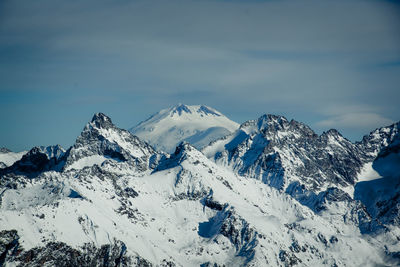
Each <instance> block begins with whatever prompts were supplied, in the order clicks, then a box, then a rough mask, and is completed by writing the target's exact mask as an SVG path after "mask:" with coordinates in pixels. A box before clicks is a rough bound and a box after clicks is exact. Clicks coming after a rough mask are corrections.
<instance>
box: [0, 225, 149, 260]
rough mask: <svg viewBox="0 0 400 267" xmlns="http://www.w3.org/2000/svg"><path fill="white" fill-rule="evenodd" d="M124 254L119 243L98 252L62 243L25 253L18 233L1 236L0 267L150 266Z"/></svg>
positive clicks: (123, 246)
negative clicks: (14, 265)
mask: <svg viewBox="0 0 400 267" xmlns="http://www.w3.org/2000/svg"><path fill="white" fill-rule="evenodd" d="M126 251H127V248H126V246H125V244H124V243H123V242H121V241H118V240H114V243H113V244H111V245H103V246H101V247H100V248H97V247H95V246H94V245H93V244H85V245H84V246H83V247H81V248H79V249H74V248H71V247H70V246H68V245H67V244H65V243H62V242H50V243H47V244H46V246H44V247H36V248H32V249H30V250H27V251H26V250H24V249H23V248H22V247H21V246H20V244H19V236H18V234H17V231H15V230H11V231H2V232H0V266H3V264H4V263H5V262H7V263H13V264H16V265H17V266H43V265H46V266H57V267H58V266H59V267H64V266H71V267H72V266H152V264H151V263H150V262H148V261H147V260H145V259H143V258H141V257H139V256H136V257H127V256H126Z"/></svg>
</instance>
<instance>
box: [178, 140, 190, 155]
mask: <svg viewBox="0 0 400 267" xmlns="http://www.w3.org/2000/svg"><path fill="white" fill-rule="evenodd" d="M193 149H195V148H194V147H193V146H192V145H191V144H190V143H188V142H186V141H182V142H180V143H179V145H178V146H177V147H176V149H175V152H174V154H175V155H178V154H182V153H183V152H184V151H192V150H193Z"/></svg>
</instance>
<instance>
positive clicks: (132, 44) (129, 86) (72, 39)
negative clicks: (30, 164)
mask: <svg viewBox="0 0 400 267" xmlns="http://www.w3.org/2000/svg"><path fill="white" fill-rule="evenodd" d="M399 87H400V3H399V2H398V1H383V0H380V1H374V0H336V1H333V0H304V1H299V0H296V1H290V0H281V1H278V0H269V1H261V0H249V1H240V0H232V1H229V0H225V1H223V0H209V1H207V0H205V1H190V0H186V1H178V0H169V1H153V0H146V1H130V0H84V1H76V0H69V1H65V0H64V1H60V0H35V1H31V0H26V1H23V0H2V1H0V125H1V129H0V147H7V148H9V149H11V150H13V151H21V150H28V149H30V148H31V147H33V146H37V145H54V144H61V145H62V146H63V147H65V148H68V147H69V146H71V145H72V144H73V143H74V141H75V139H76V137H77V136H78V135H79V134H80V132H81V131H82V129H83V127H84V125H85V124H86V123H87V122H88V121H90V119H91V117H92V116H93V114H94V113H96V112H103V113H105V114H107V115H109V116H110V117H111V118H112V120H113V122H114V123H115V124H116V125H117V126H118V127H121V128H125V129H127V128H130V127H132V126H135V125H136V124H137V123H139V122H140V121H142V120H145V119H146V118H148V117H149V116H150V115H152V114H153V113H156V112H157V111H159V110H160V109H163V108H167V107H170V106H174V105H176V104H177V103H184V104H188V105H192V104H193V105H194V104H205V105H208V106H210V107H213V108H215V109H217V110H219V111H220V112H222V113H223V114H225V115H226V116H227V117H229V118H230V119H232V120H234V121H236V122H238V123H242V122H244V121H246V120H249V119H257V118H258V117H259V116H261V115H263V114H268V113H271V114H278V115H284V116H286V117H287V118H288V119H295V120H297V121H301V122H304V123H306V124H308V125H309V126H310V127H311V128H313V129H314V130H315V131H316V132H317V133H319V134H320V133H322V131H326V130H328V129H331V128H336V129H338V130H339V131H340V132H341V133H342V134H343V135H344V136H345V137H347V138H348V139H350V140H352V141H357V140H361V138H362V136H363V135H364V134H367V133H369V132H370V131H372V130H374V129H375V128H377V127H381V126H386V125H389V124H391V123H393V122H396V121H399V120H400V105H399V102H400V88H399Z"/></svg>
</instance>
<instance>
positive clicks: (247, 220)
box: [0, 145, 400, 266]
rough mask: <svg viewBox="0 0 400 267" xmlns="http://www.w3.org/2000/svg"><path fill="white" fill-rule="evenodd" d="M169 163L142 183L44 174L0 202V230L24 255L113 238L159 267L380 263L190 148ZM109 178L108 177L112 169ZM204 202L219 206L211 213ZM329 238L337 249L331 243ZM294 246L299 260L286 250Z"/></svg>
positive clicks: (329, 224) (346, 236)
mask: <svg viewBox="0 0 400 267" xmlns="http://www.w3.org/2000/svg"><path fill="white" fill-rule="evenodd" d="M171 162H173V163H176V164H172V165H171V166H168V167H167V168H165V169H160V170H158V171H153V172H150V171H146V172H145V173H143V174H142V175H141V176H140V177H139V176H136V173H135V172H133V171H131V170H130V169H129V168H125V172H124V173H121V170H120V169H119V168H117V167H115V173H117V174H118V175H116V176H110V177H109V178H104V177H98V176H97V175H96V174H91V173H90V172H89V173H88V172H87V170H88V168H85V169H84V170H86V171H83V170H70V171H68V172H64V173H56V172H47V173H44V174H43V175H42V176H41V177H38V178H35V179H31V180H29V182H28V183H27V184H26V186H25V187H23V188H19V189H6V190H5V191H3V192H2V193H1V194H0V195H2V205H1V208H0V230H10V229H16V230H17V231H18V234H19V235H20V237H21V238H20V243H21V246H22V247H23V248H24V249H30V248H33V247H36V246H43V245H45V244H46V242H50V241H58V242H65V243H67V244H68V245H70V246H72V247H74V248H79V246H81V245H83V244H84V243H87V242H93V243H94V244H95V245H97V246H101V245H103V244H110V243H112V240H114V239H117V240H121V241H123V242H124V243H125V244H126V246H127V253H128V255H131V256H135V255H140V256H141V257H142V258H145V259H146V260H148V261H150V262H151V263H153V264H155V265H159V264H160V263H161V262H162V261H163V260H164V259H167V260H172V261H173V262H175V263H176V264H177V266H199V265H200V264H203V263H206V262H211V263H217V264H221V265H222V264H225V265H226V266H243V265H251V266H284V265H285V263H284V262H283V261H282V257H283V256H282V255H288V257H292V259H299V260H301V263H300V262H298V264H300V265H304V266H322V265H329V266H331V265H333V264H334V263H335V264H337V265H338V266H344V265H346V266H362V265H363V266H375V265H379V264H384V263H385V259H384V258H383V256H382V255H383V252H382V251H383V247H381V246H380V245H379V242H377V241H374V240H369V239H368V238H367V237H364V236H362V235H361V234H360V232H359V230H358V228H357V226H356V225H353V224H351V223H345V222H344V221H343V217H344V216H343V214H340V213H341V212H342V211H341V210H340V209H337V210H331V211H330V212H327V213H325V214H323V215H321V216H319V215H315V214H314V213H313V212H312V211H311V210H309V209H308V208H306V207H304V206H302V205H300V204H299V203H298V202H297V201H295V200H294V199H292V198H291V197H289V196H288V195H286V194H282V193H280V192H278V191H277V190H275V189H273V188H271V187H269V186H267V185H265V184H263V183H262V182H260V181H257V180H255V179H246V178H244V177H239V176H237V175H235V174H234V173H233V172H231V171H229V170H227V169H224V168H222V167H220V166H218V165H216V164H215V163H213V162H212V161H210V160H208V159H207V158H206V157H205V156H204V155H203V154H202V153H201V152H199V151H197V150H196V149H195V148H193V147H191V146H189V145H186V148H185V151H184V152H182V155H181V157H180V159H171ZM118 164H119V163H116V165H118ZM121 164H122V163H121ZM81 166H82V165H81ZM89 168H90V167H89ZM107 171H109V172H111V173H112V171H113V170H112V167H110V166H109V167H108V168H107ZM115 185H118V186H119V187H121V188H122V189H125V188H132V189H134V190H135V191H137V193H138V196H137V197H127V198H122V197H120V196H118V194H117V192H116V190H117V188H116V186H115ZM71 192H74V194H71ZM77 196H78V197H77ZM205 199H211V200H212V201H214V202H216V203H220V205H225V206H224V208H223V209H222V210H220V211H218V210H215V209H211V208H209V207H208V206H206V205H204V200H205ZM127 214H131V216H128V215H127ZM332 214H334V215H332ZM223 229H225V230H223ZM223 233H227V234H223ZM229 234H230V236H229ZM332 237H336V238H337V239H338V241H336V242H330V241H329V240H331V239H332ZM293 244H297V245H298V246H299V248H300V249H299V251H298V252H292V251H291V250H293ZM395 247H396V248H400V245H399V244H398V245H395ZM285 253H286V254H285ZM283 258H284V257H283Z"/></svg>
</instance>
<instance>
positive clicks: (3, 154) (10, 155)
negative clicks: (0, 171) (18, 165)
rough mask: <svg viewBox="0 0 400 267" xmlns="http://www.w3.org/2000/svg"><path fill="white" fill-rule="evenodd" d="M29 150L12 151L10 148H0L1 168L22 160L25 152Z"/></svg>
mask: <svg viewBox="0 0 400 267" xmlns="http://www.w3.org/2000/svg"><path fill="white" fill-rule="evenodd" d="M26 152H28V151H22V152H12V151H10V150H8V149H5V148H1V149H0V168H5V167H9V166H11V165H13V164H14V162H16V161H18V160H20V159H21V158H22V156H23V155H24V154H26Z"/></svg>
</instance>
